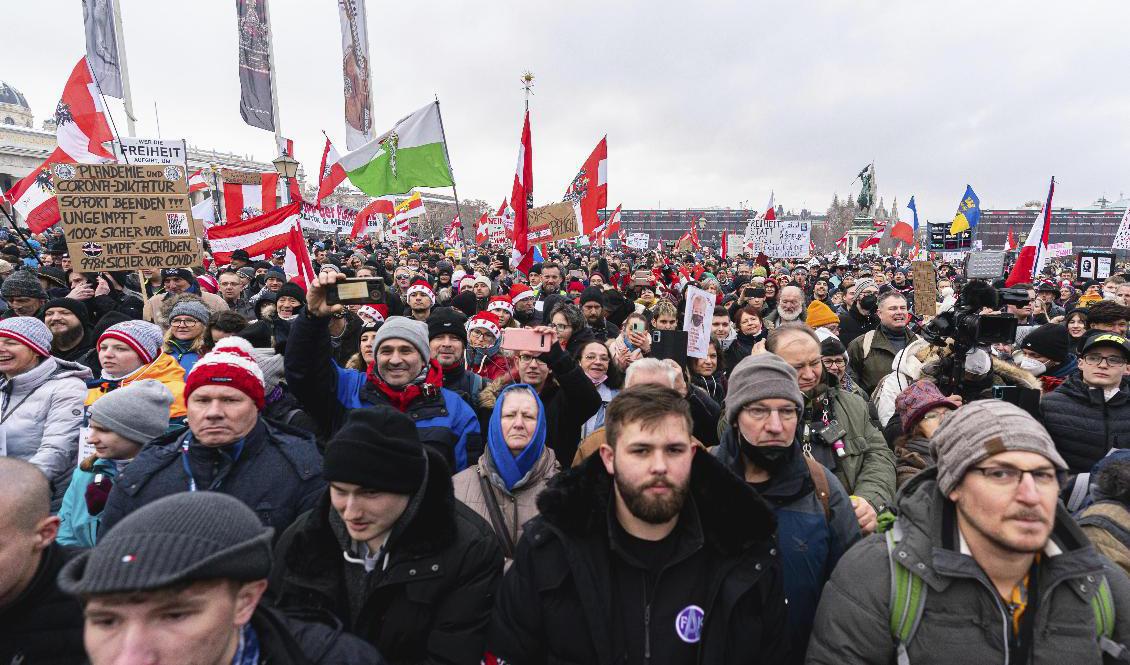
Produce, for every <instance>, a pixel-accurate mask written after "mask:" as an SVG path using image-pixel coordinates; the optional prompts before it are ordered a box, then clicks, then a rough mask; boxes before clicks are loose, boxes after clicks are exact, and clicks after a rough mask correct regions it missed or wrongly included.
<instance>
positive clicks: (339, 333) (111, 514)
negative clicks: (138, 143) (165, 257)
mask: <svg viewBox="0 0 1130 665" xmlns="http://www.w3.org/2000/svg"><path fill="white" fill-rule="evenodd" d="M309 242H310V254H311V257H312V259H313V262H314V266H313V267H314V269H315V272H316V279H314V280H311V281H310V283H309V284H303V283H301V282H298V281H293V280H288V279H287V276H286V274H285V272H284V268H283V264H284V262H285V257H284V256H283V255H282V254H278V255H275V256H270V257H251V256H249V255H248V254H247V252H246V251H244V250H238V251H235V252H233V253H232V254H231V262H230V264H228V265H223V266H215V265H209V266H208V267H207V268H203V267H197V268H166V269H163V270H156V271H149V272H139V273H133V272H107V273H83V272H79V271H77V270H76V269H74V267H73V265H72V262H71V261H70V259H69V257H68V256H67V254H66V250H65V243H63V242H62V238H61V237H60V236H59V235H58V234H57V233H51V232H49V233H48V234H47V235H46V236H42V235H41V236H37V237H36V238H34V239H32V240H31V241H30V242H29V241H27V240H24V239H23V238H20V237H17V236H15V235H10V236H9V235H6V234H3V233H0V257H2V259H3V260H0V277H2V279H3V281H2V283H0V298H2V302H0V311H3V314H2V315H0V496H2V497H3V505H4V506H5V507H6V510H5V511H3V515H2V516H0V663H4V664H7V663H13V664H16V663H19V664H20V665H39V664H41V663H60V664H64V663H65V664H70V663H83V662H90V663H93V664H94V665H102V664H109V663H167V664H175V663H201V664H204V665H228V664H229V663H231V664H233V665H243V664H245V663H293V664H295V665H300V664H306V663H324V664H327V665H330V664H342V665H351V664H354V663H357V664H360V663H390V664H400V663H436V664H439V663H444V664H452V665H454V664H474V663H480V662H485V663H509V664H512V665H526V664H535V663H543V664H547V665H548V664H550V663H613V662H615V663H656V664H658V663H672V664H675V663H805V662H807V663H813V664H821V663H837V664H838V663H845V662H846V663H874V664H876V665H879V664H885V663H891V662H898V663H900V665H905V664H906V663H915V664H916V665H917V664H921V663H952V662H970V663H981V662H1006V663H1037V662H1039V663H1044V662H1048V663H1066V662H1070V663H1101V662H1123V661H1130V649H1128V648H1127V647H1128V645H1130V579H1128V578H1127V573H1128V572H1130V451H1128V449H1130V378H1128V377H1130V369H1128V367H1130V365H1128V363H1130V341H1128V339H1127V337H1126V335H1127V322H1128V321H1130V275H1128V274H1125V273H1122V272H1115V273H1114V274H1112V275H1111V276H1110V277H1109V278H1107V279H1105V280H1102V281H1095V280H1089V281H1084V280H1080V279H1078V278H1077V276H1076V275H1075V274H1074V272H1073V269H1072V267H1071V266H1070V265H1061V264H1056V263H1053V264H1051V265H1050V266H1049V267H1048V268H1047V269H1046V270H1045V271H1044V272H1045V274H1043V275H1041V276H1040V278H1039V279H1038V280H1035V281H1033V282H1032V283H1029V284H1019V285H1013V286H1012V287H1011V288H1009V289H1007V290H1005V291H1004V292H1003V297H998V296H999V295H1001V294H1002V292H1001V289H1003V288H1004V284H1003V281H1004V280H1003V279H1001V280H998V282H999V283H995V282H994V281H993V280H978V279H971V278H968V277H966V275H965V274H964V270H963V268H962V266H961V265H949V264H946V263H945V262H941V261H934V262H933V265H934V267H935V274H936V277H935V278H934V279H933V280H932V282H933V283H930V284H922V283H915V280H914V279H912V273H911V271H910V264H909V262H908V261H906V260H904V259H901V258H896V257H879V256H874V255H858V256H851V257H847V256H843V255H831V256H826V257H816V258H812V259H801V260H781V259H768V258H766V257H764V256H759V257H757V258H756V259H754V258H750V257H745V256H741V257H728V258H721V257H719V256H717V255H716V253H715V252H713V251H711V250H709V249H706V250H702V249H695V250H693V251H686V252H684V251H681V250H680V251H668V252H658V251H654V250H653V251H639V250H632V249H629V248H626V247H620V248H609V247H590V246H564V245H561V246H559V247H557V248H554V249H553V250H552V251H551V252H550V253H549V255H548V256H547V257H546V260H545V261H544V262H540V263H535V264H534V265H533V266H532V268H530V269H529V270H528V271H526V272H521V271H517V270H514V269H513V266H511V265H510V262H509V259H508V252H507V251H505V250H504V249H499V248H490V247H473V248H470V249H468V250H466V251H462V250H460V249H451V248H446V247H445V246H444V245H443V244H442V243H438V242H429V241H413V242H410V243H407V244H405V245H403V246H398V245H393V244H386V243H378V242H375V241H373V240H369V239H363V240H360V241H359V242H352V241H343V240H340V239H337V238H335V237H326V238H321V239H319V238H310V239H309ZM1128 270H1130V269H1128ZM357 279H366V280H369V281H367V282H366V291H367V293H368V296H367V297H363V298H360V299H358V300H356V301H352V302H351V299H350V298H349V297H348V296H347V295H346V291H345V290H344V289H342V290H340V291H339V288H340V287H341V286H342V284H344V283H345V282H346V280H357ZM920 279H921V278H920ZM692 286H694V287H697V288H699V289H702V290H704V291H705V292H707V293H709V294H710V295H712V296H713V299H714V303H713V312H712V315H711V316H709V317H707V319H708V322H707V323H704V325H708V330H709V332H710V339H709V343H708V344H707V345H706V350H705V353H701V354H700V353H695V354H693V357H687V353H686V352H685V351H686V349H685V348H677V349H675V351H676V352H675V353H672V343H671V340H672V339H674V340H677V341H679V340H685V338H684V337H679V336H678V331H681V330H683V329H684V321H686V320H689V319H691V318H693V317H692V316H691V313H689V312H687V309H688V307H689V305H688V302H687V300H688V298H687V295H688V289H689V288H690V287H692ZM916 291H917V293H916ZM696 293H697V292H696ZM923 294H926V297H925V298H923ZM342 300H345V301H346V302H345V303H343V302H342ZM955 315H956V316H957V317H959V319H960V321H962V322H968V321H970V320H974V321H980V320H984V321H989V320H997V319H1003V320H1007V321H1009V322H1011V323H1012V324H1014V325H1015V334H1013V335H1012V336H1011V338H1010V339H1003V340H1002V339H993V340H991V341H984V340H980V339H976V338H974V339H970V338H968V334H966V333H964V332H962V331H963V330H966V328H967V327H968V326H965V327H961V328H960V329H957V328H955V327H954V326H952V325H951V326H950V327H946V325H942V324H944V323H945V322H947V321H949V322H951V323H952V322H953V321H955V320H959V319H955V318H954V317H955ZM947 317H949V318H947ZM983 317H992V318H991V319H988V318H983ZM675 346H678V345H677V344H676V345H675ZM698 356H701V357H698Z"/></svg>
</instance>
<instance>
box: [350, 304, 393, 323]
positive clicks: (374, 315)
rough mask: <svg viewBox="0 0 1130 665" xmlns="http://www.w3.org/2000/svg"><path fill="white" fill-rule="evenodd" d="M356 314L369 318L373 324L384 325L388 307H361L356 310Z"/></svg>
mask: <svg viewBox="0 0 1130 665" xmlns="http://www.w3.org/2000/svg"><path fill="white" fill-rule="evenodd" d="M357 314H359V315H361V316H367V317H369V318H370V319H372V321H373V322H374V323H384V322H385V318H386V317H387V316H388V305H361V306H360V307H358V308H357Z"/></svg>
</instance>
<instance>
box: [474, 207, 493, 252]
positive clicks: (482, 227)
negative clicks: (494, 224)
mask: <svg viewBox="0 0 1130 665" xmlns="http://www.w3.org/2000/svg"><path fill="white" fill-rule="evenodd" d="M489 224H490V216H488V215H487V213H485V212H484V213H483V214H482V216H481V217H479V221H478V222H476V223H475V244H476V245H484V244H486V242H487V240H489V239H490V231H489V230H488V229H487V226H488V225H489Z"/></svg>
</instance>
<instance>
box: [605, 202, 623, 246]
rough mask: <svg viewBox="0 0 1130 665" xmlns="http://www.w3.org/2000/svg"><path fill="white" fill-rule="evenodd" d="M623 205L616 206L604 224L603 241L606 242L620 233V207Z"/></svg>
mask: <svg viewBox="0 0 1130 665" xmlns="http://www.w3.org/2000/svg"><path fill="white" fill-rule="evenodd" d="M622 205H623V204H620V205H617V206H616V210H614V211H612V215H611V216H609V217H608V219H607V221H605V222H604V239H605V240H607V239H609V238H611V237H612V236H614V235H618V234H619V233H620V207H621V206H622Z"/></svg>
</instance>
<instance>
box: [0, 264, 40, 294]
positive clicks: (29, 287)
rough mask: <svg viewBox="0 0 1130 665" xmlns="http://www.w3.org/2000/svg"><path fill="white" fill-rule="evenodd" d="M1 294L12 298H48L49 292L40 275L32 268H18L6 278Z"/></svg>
mask: <svg viewBox="0 0 1130 665" xmlns="http://www.w3.org/2000/svg"><path fill="white" fill-rule="evenodd" d="M0 296H4V298H5V299H10V298H39V299H40V300H47V292H46V291H44V290H43V284H42V283H40V281H39V275H36V274H35V272H34V271H32V270H17V271H16V272H14V273H12V274H11V275H8V276H7V277H5V278H4V284H3V285H2V286H0Z"/></svg>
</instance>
